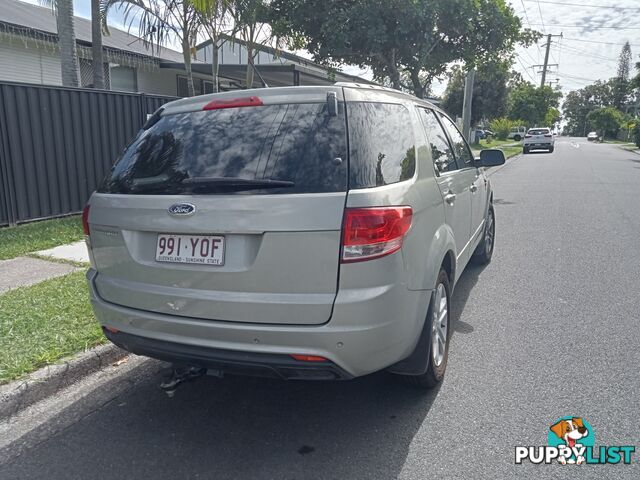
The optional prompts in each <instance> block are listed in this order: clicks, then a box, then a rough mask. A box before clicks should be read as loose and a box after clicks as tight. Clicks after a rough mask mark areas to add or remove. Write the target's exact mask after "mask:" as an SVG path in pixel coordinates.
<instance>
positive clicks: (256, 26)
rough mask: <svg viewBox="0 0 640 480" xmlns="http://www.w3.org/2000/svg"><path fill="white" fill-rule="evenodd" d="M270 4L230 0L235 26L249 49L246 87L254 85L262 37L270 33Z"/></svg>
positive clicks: (247, 0) (256, 0) (262, 0)
mask: <svg viewBox="0 0 640 480" xmlns="http://www.w3.org/2000/svg"><path fill="white" fill-rule="evenodd" d="M268 8H269V5H268V3H267V2H266V1H265V0H230V11H231V15H232V16H233V19H234V21H235V28H236V30H237V31H238V33H239V34H240V39H241V40H242V41H243V42H244V44H245V48H246V49H247V73H246V78H245V82H246V87H247V88H251V87H252V86H253V75H254V63H253V62H254V59H255V57H256V56H257V55H258V53H259V50H258V49H257V48H256V46H257V45H259V44H260V43H261V42H260V40H259V39H260V37H263V36H265V35H267V34H268V28H266V27H268V26H267V24H266V23H265V20H266V18H267V15H268Z"/></svg>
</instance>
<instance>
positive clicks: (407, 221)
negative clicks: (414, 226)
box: [342, 207, 413, 263]
mask: <svg viewBox="0 0 640 480" xmlns="http://www.w3.org/2000/svg"><path fill="white" fill-rule="evenodd" d="M412 215H413V210H412V209H411V207H373V208H347V209H346V211H345V216H344V225H343V227H342V263H349V262H361V261H364V260H371V259H374V258H380V257H384V256H385V255H389V254H391V253H393V252H396V251H398V250H400V248H401V247H402V241H403V240H404V236H405V235H406V233H407V232H408V231H409V228H410V227H411V219H412Z"/></svg>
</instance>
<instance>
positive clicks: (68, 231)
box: [0, 215, 84, 260]
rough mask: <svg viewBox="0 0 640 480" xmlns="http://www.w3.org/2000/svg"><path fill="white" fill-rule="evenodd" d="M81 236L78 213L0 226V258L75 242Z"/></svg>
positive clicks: (80, 223) (80, 221) (80, 222)
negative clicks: (10, 225) (13, 225)
mask: <svg viewBox="0 0 640 480" xmlns="http://www.w3.org/2000/svg"><path fill="white" fill-rule="evenodd" d="M83 236H84V234H83V232H82V219H81V218H80V216H79V215H74V216H72V217H64V218H56V219H53V220H43V221H40V222H33V223H27V224H24V225H18V226H17V227H5V228H0V260H5V259H7V258H14V257H18V256H20V255H24V254H25V253H29V252H33V251H34V250H44V249H46V248H52V247H57V246H58V245H65V244H67V243H73V242H77V241H78V240H82V238H83Z"/></svg>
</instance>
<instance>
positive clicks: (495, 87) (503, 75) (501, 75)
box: [442, 61, 512, 125]
mask: <svg viewBox="0 0 640 480" xmlns="http://www.w3.org/2000/svg"><path fill="white" fill-rule="evenodd" d="M510 66H511V62H509V61H497V62H491V63H487V64H484V65H481V66H480V67H479V68H478V69H477V71H476V76H475V81H474V83H473V102H472V105H471V124H472V125H476V124H478V123H479V122H480V121H481V120H482V119H483V118H496V117H502V116H504V115H505V114H506V111H507V93H508V90H507V83H508V82H509V80H510V79H511V78H512V72H510V71H509V69H510ZM465 78H466V72H465V71H464V69H463V68H462V67H460V66H455V67H453V69H452V70H451V73H450V74H449V83H448V84H447V89H446V91H445V93H444V99H443V101H442V108H444V109H445V110H446V111H447V112H448V113H449V114H450V115H451V116H452V117H454V118H455V117H461V116H462V104H463V100H464V83H465Z"/></svg>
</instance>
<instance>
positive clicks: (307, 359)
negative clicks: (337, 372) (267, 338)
mask: <svg viewBox="0 0 640 480" xmlns="http://www.w3.org/2000/svg"><path fill="white" fill-rule="evenodd" d="M290 356H291V358H293V359H295V360H298V361H300V362H328V360H327V359H326V358H324V357H320V356H318V355H298V354H294V355H290Z"/></svg>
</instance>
